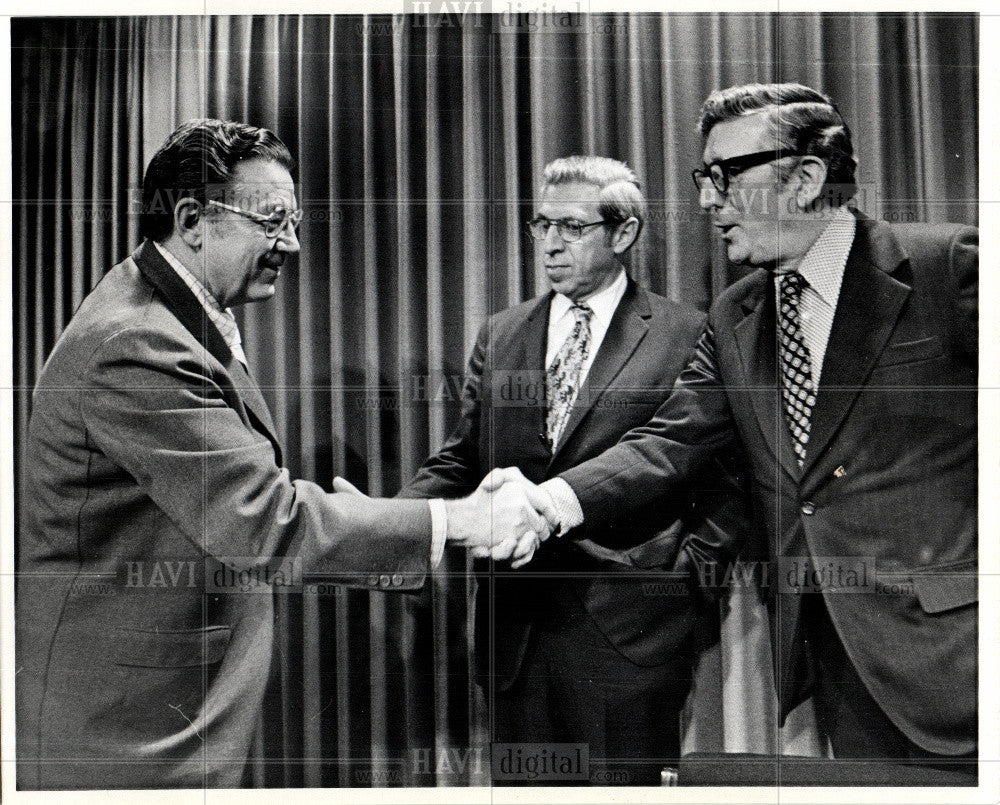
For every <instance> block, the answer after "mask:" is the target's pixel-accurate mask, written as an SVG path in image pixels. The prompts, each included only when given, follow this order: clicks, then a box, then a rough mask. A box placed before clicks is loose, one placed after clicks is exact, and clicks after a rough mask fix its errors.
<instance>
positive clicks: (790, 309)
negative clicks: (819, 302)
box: [778, 272, 816, 469]
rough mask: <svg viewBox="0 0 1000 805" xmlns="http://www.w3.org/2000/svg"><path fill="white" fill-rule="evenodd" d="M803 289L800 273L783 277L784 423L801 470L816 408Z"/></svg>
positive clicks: (780, 329)
mask: <svg viewBox="0 0 1000 805" xmlns="http://www.w3.org/2000/svg"><path fill="white" fill-rule="evenodd" d="M804 285H806V280H805V278H804V277H803V276H802V275H801V274H799V273H797V272H796V273H792V274H785V275H784V276H782V277H781V280H780V286H779V296H780V307H779V310H778V342H779V346H780V352H781V396H782V399H783V400H784V403H785V421H786V422H788V429H789V431H791V434H792V447H793V448H794V450H795V457H796V459H797V460H798V462H799V469H801V468H802V465H803V464H804V463H805V459H806V445H807V444H808V442H809V428H810V417H811V416H812V409H813V406H814V405H816V389H815V387H814V386H813V381H812V363H811V361H810V357H809V348H808V347H807V346H806V344H805V341H803V339H802V327H801V326H800V324H799V299H800V297H801V295H802V287H803V286H804Z"/></svg>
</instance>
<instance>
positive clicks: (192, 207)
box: [174, 196, 205, 249]
mask: <svg viewBox="0 0 1000 805" xmlns="http://www.w3.org/2000/svg"><path fill="white" fill-rule="evenodd" d="M204 215H205V209H204V207H202V205H201V203H200V202H199V201H197V200H196V199H193V198H190V197H189V196H185V197H184V198H182V199H179V200H178V201H177V204H175V205H174V231H175V232H176V233H177V234H178V235H179V236H180V238H181V240H183V241H184V242H185V243H186V244H187V245H188V246H190V247H191V248H192V249H199V248H201V244H202V240H203V238H204V232H203V223H204Z"/></svg>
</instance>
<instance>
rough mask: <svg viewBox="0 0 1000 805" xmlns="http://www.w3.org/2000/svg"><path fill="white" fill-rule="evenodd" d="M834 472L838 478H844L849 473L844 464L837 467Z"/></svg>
mask: <svg viewBox="0 0 1000 805" xmlns="http://www.w3.org/2000/svg"><path fill="white" fill-rule="evenodd" d="M833 474H834V476H835V477H836V478H843V477H844V476H845V475H847V470H845V469H844V465H843V464H841V465H840V466H839V467H837V469H835V470H834V471H833Z"/></svg>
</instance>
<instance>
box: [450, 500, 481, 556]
mask: <svg viewBox="0 0 1000 805" xmlns="http://www.w3.org/2000/svg"><path fill="white" fill-rule="evenodd" d="M444 509H445V513H446V514H447V523H448V530H447V540H448V542H449V543H451V544H457V545H465V544H466V543H467V542H468V541H469V538H470V536H471V534H472V523H473V521H474V518H473V517H472V506H471V505H470V504H469V499H468V498H458V499H453V500H445V502H444Z"/></svg>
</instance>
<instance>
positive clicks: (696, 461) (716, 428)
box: [560, 318, 735, 528]
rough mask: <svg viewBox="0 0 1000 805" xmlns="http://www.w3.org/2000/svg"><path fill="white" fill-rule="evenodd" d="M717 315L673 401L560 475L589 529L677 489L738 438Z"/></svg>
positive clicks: (682, 376)
mask: <svg viewBox="0 0 1000 805" xmlns="http://www.w3.org/2000/svg"><path fill="white" fill-rule="evenodd" d="M734 436H735V434H734V426H733V418H732V412H731V411H730V408H729V402H728V400H727V398H726V392H725V388H724V386H723V384H722V381H721V379H720V377H719V369H718V363H717V358H716V352H715V335H714V331H713V327H712V322H711V318H710V319H709V323H708V324H707V325H706V326H705V329H704V331H703V332H702V334H701V336H700V337H699V339H698V343H697V344H696V345H695V350H694V354H693V356H692V358H691V360H690V362H689V363H688V365H687V367H685V369H684V370H683V372H681V374H680V376H679V377H678V378H677V382H676V383H675V384H674V388H673V390H672V391H671V393H670V396H669V397H667V399H666V400H665V401H664V402H663V404H662V405H661V406H660V408H659V409H658V410H657V411H656V413H655V414H654V415H653V418H652V419H650V421H649V422H647V423H646V424H645V425H643V426H641V427H638V428H633V429H632V430H630V431H629V432H628V433H626V434H625V435H624V436H622V438H621V439H620V440H619V442H618V443H617V444H616V445H614V446H613V447H611V448H609V449H607V450H606V451H604V452H603V453H602V454H601V455H599V456H597V457H596V458H593V459H590V460H589V461H586V462H584V463H582V464H579V465H578V466H576V467H573V468H572V469H570V470H567V471H566V472H564V473H562V474H561V475H560V477H562V478H563V479H564V480H565V481H566V482H567V483H568V484H569V485H570V486H571V487H572V489H573V492H574V493H575V494H576V496H577V499H578V500H579V502H580V507H581V509H582V510H583V516H584V523H585V525H586V526H588V527H590V528H608V527H610V526H612V525H614V524H615V522H616V521H617V520H620V519H623V518H625V517H626V516H628V515H630V514H632V513H635V512H639V511H641V510H643V509H644V508H645V507H647V506H649V505H651V504H652V503H653V502H654V501H655V500H656V499H657V498H658V497H659V496H661V495H664V494H667V493H668V492H672V491H675V490H677V489H678V488H679V486H680V485H681V484H682V483H683V482H684V481H685V480H687V479H689V478H690V477H692V475H693V474H694V473H695V472H696V471H697V470H698V469H699V468H700V467H702V466H703V465H704V464H705V463H706V462H708V461H709V460H710V459H711V458H712V457H713V456H715V455H717V454H718V453H719V452H720V451H721V450H723V449H724V448H726V447H727V446H728V445H730V444H731V443H732V442H733V440H734Z"/></svg>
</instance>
